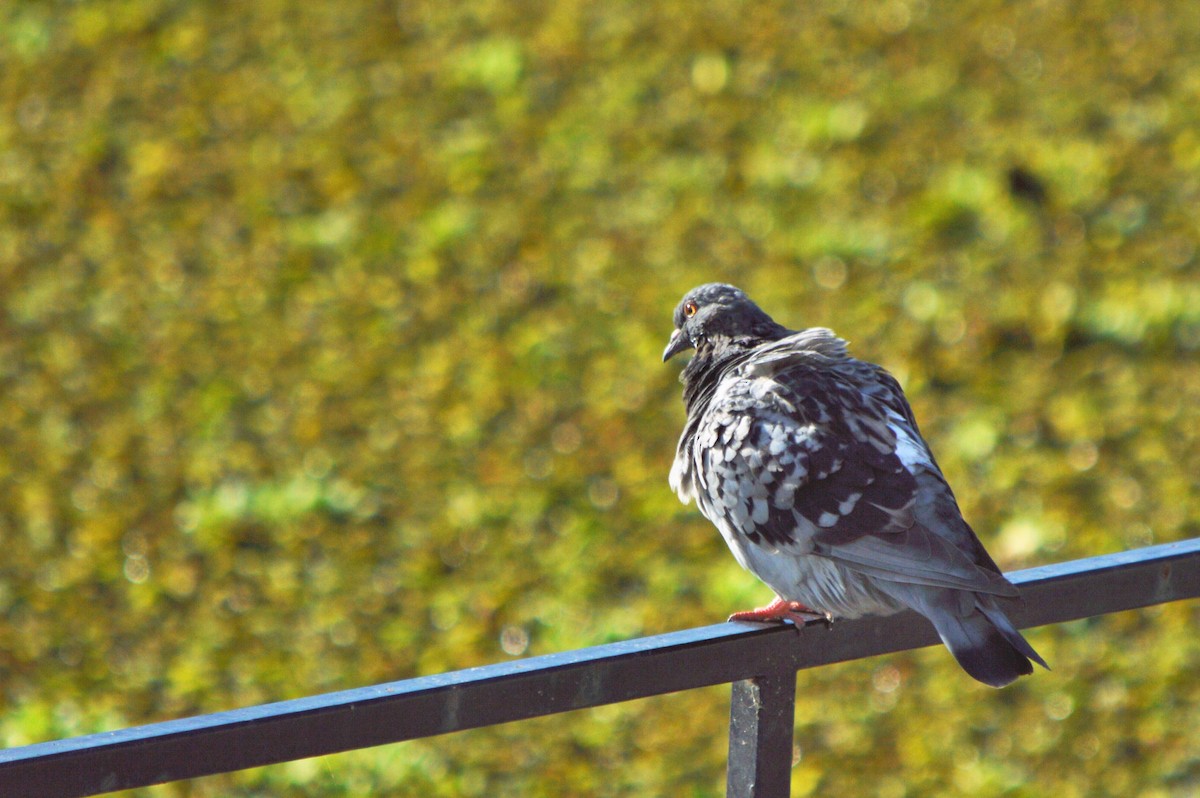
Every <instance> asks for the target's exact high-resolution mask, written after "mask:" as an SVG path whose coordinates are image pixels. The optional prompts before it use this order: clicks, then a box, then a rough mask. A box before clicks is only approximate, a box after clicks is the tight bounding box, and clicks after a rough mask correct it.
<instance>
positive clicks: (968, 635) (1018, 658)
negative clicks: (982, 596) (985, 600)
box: [929, 608, 1049, 687]
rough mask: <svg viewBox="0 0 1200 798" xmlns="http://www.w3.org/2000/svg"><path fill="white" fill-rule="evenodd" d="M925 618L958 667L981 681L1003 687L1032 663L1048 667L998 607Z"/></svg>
mask: <svg viewBox="0 0 1200 798" xmlns="http://www.w3.org/2000/svg"><path fill="white" fill-rule="evenodd" d="M929 620H930V621H932V622H933V625H934V628H936V629H937V631H938V635H939V636H940V637H941V638H942V642H943V643H945V644H946V648H948V649H950V653H951V654H953V655H954V658H955V659H956V660H958V664H959V665H961V666H962V669H963V670H965V671H966V672H967V673H969V674H970V675H971V676H972V677H974V678H975V679H978V680H979V681H981V682H983V683H984V684H987V685H991V686H992V687H1004V686H1005V685H1006V684H1010V683H1012V682H1013V681H1015V680H1016V679H1017V677H1019V676H1026V675H1028V674H1030V673H1033V662H1036V663H1037V664H1039V665H1041V666H1042V667H1043V668H1047V669H1048V668H1049V666H1047V665H1046V661H1045V660H1043V659H1042V658H1041V656H1039V655H1038V653H1037V652H1036V651H1034V650H1033V646H1031V645H1029V642H1028V641H1027V640H1026V639H1025V638H1024V637H1022V636H1021V633H1020V632H1018V631H1017V630H1016V629H1015V628H1013V625H1012V622H1011V621H1009V620H1008V617H1007V616H1005V615H1004V613H1003V612H1001V611H1000V610H999V609H996V608H988V609H987V610H986V611H985V610H983V608H979V609H977V610H976V611H974V612H972V613H970V614H968V615H957V614H951V613H935V614H933V615H930V616H929ZM997 621H999V623H997ZM1030 660H1033V662H1030Z"/></svg>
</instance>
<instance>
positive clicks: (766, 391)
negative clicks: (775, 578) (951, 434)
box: [691, 331, 1015, 595]
mask: <svg viewBox="0 0 1200 798" xmlns="http://www.w3.org/2000/svg"><path fill="white" fill-rule="evenodd" d="M808 332H811V331H808ZM804 335H805V333H801V334H799V335H798V336H793V337H792V338H787V339H783V340H782V341H779V342H777V343H775V344H773V345H770V346H768V347H765V348H764V349H763V350H760V351H759V352H757V353H756V354H755V356H754V357H753V358H751V359H750V360H748V361H746V362H744V363H743V364H742V365H740V366H738V367H737V368H736V369H734V370H732V371H731V372H730V373H729V374H728V375H727V376H726V377H725V379H723V380H722V381H721V383H720V384H719V385H718V387H717V389H716V392H715V394H714V396H713V400H712V402H711V404H710V405H709V408H708V410H707V412H706V413H705V416H704V418H703V419H702V420H701V423H700V424H699V425H698V426H697V428H696V433H695V438H694V440H693V442H692V452H691V454H692V461H693V464H694V468H695V471H694V480H695V485H694V495H695V496H696V499H697V504H698V505H699V506H700V509H701V510H702V511H703V512H704V514H705V515H706V516H707V517H708V518H710V519H711V520H713V521H714V522H716V523H717V525H718V526H719V527H722V526H723V527H724V529H725V530H735V531H736V533H737V534H738V535H740V536H741V537H742V538H744V540H745V541H747V542H748V544H749V545H752V546H757V547H762V548H765V549H767V550H769V551H771V552H773V553H776V552H777V553H778V554H780V555H783V556H787V555H789V554H790V555H804V554H816V555H821V556H824V557H828V558H830V559H833V560H835V561H837V562H838V563H840V564H842V565H843V566H845V567H847V568H849V569H851V570H854V571H858V572H861V573H863V574H865V575H868V576H872V577H876V578H881V579H886V580H889V581H893V582H905V583H912V584H923V585H933V586H941V587H953V588H965V589H970V590H975V591H983V592H988V593H995V594H1000V595H1013V594H1015V590H1014V589H1013V588H1012V586H1011V585H1009V584H1008V583H1007V582H1006V581H1005V580H1004V579H1003V577H1001V576H1000V575H999V574H998V573H995V572H994V566H993V569H992V570H989V569H987V568H986V567H980V566H981V565H982V564H983V563H981V562H980V561H979V558H978V556H977V554H976V551H975V549H978V550H979V551H980V552H982V546H980V545H979V544H978V541H977V540H976V539H975V537H974V534H973V533H972V532H971V531H970V529H969V527H966V524H965V522H963V521H962V519H961V515H959V514H958V508H957V505H956V504H954V498H953V494H952V493H950V490H949V488H948V487H946V486H945V482H944V480H942V478H941V474H940V472H939V471H938V469H937V466H936V464H935V463H934V462H933V458H932V456H931V455H930V454H929V451H928V448H927V447H926V446H925V444H924V442H923V441H922V440H921V438H920V435H919V433H918V432H917V431H916V427H915V423H914V422H912V413H911V410H910V409H909V407H908V403H907V401H905V400H904V397H903V394H902V393H900V389H899V386H898V385H897V384H896V383H895V381H894V380H892V379H891V377H890V376H889V375H887V374H886V372H883V371H882V370H881V369H878V368H877V367H875V366H871V365H869V364H866V363H862V362H860V361H856V360H853V359H849V358H830V357H827V356H826V355H825V354H823V353H822V352H820V351H814V349H813V348H812V347H811V345H810V343H809V341H808V340H806V339H804V338H803V337H802V336H804ZM931 486H932V487H934V488H937V489H938V490H941V489H944V492H945V496H944V498H940V497H938V496H932V497H931V496H930V495H928V493H929V490H930V488H931ZM939 486H940V487H939ZM936 492H937V491H935V493H936ZM946 502H948V503H949V504H948V508H949V510H952V512H947V509H948V508H947V507H946V506H942V505H945V504H946ZM941 515H947V516H953V517H954V518H957V521H958V524H960V525H961V528H957V527H955V526H953V525H946V524H945V523H942V522H941V521H940V520H939V519H940V516H941ZM926 519H934V520H937V521H938V523H939V524H940V525H939V526H938V528H935V529H930V528H929V526H930V524H927V523H924V521H925V520H926ZM727 536H728V532H727ZM983 557H984V558H986V557H987V555H986V553H984V554H983ZM987 562H988V563H990V559H988V560H987Z"/></svg>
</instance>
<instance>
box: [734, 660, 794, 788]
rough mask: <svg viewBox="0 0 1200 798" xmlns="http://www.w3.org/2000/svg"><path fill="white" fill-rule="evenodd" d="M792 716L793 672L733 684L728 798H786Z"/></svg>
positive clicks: (789, 770) (790, 769)
mask: <svg viewBox="0 0 1200 798" xmlns="http://www.w3.org/2000/svg"><path fill="white" fill-rule="evenodd" d="M795 714H796V673H795V671H790V670H783V671H778V672H776V673H772V674H768V675H765V676H756V677H754V678H753V679H743V680H741V681H737V682H734V683H733V700H732V701H731V703H730V709H729V770H728V776H727V780H726V790H725V795H726V798H788V796H789V795H790V794H791V789H792V726H793V721H794V718H795Z"/></svg>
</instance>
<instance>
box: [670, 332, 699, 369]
mask: <svg viewBox="0 0 1200 798" xmlns="http://www.w3.org/2000/svg"><path fill="white" fill-rule="evenodd" d="M691 348H692V339H691V337H689V336H687V335H684V334H683V330H675V331H673V332H672V333H671V340H669V341H667V348H666V349H664V350H663V362H664V363H666V362H667V361H668V360H670V359H671V358H673V357H675V356H676V355H678V354H679V353H680V352H682V351H684V350H685V349H691Z"/></svg>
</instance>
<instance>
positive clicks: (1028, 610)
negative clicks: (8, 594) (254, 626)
mask: <svg viewBox="0 0 1200 798" xmlns="http://www.w3.org/2000/svg"><path fill="white" fill-rule="evenodd" d="M1010 576H1011V578H1012V579H1013V581H1014V582H1016V583H1017V584H1018V585H1020V586H1021V588H1022V592H1023V594H1024V595H1025V608H1024V609H1023V610H1022V611H1020V612H1016V613H1014V621H1016V622H1017V623H1018V625H1020V626H1037V625H1041V624H1047V623H1057V622H1061V621H1068V620H1075V619H1077V618H1084V617H1088V616H1092V615H1099V614H1102V613H1106V612H1115V611H1117V610H1123V609H1133V608H1136V607H1144V606H1147V605H1150V604H1159V603H1163V602H1167V601H1174V600H1178V599H1183V598H1195V597H1197V596H1200V539H1196V540H1187V541H1182V542H1180V543H1169V544H1164V545H1161V546H1151V547H1149V548H1145V549H1140V550H1136V551H1132V552H1121V553H1118V554H1110V555H1105V556H1102V557H1092V558H1089V559H1086V560H1078V561H1075V562H1068V563H1061V564H1058V565H1050V566H1044V567H1042V568H1034V569H1030V570H1028V571H1021V572H1018V573H1015V574H1011V575H1010ZM935 642H937V638H936V635H935V634H934V633H933V629H932V627H931V626H930V625H929V624H928V623H927V622H926V621H925V620H924V619H923V618H920V617H918V616H916V615H914V614H912V613H901V614H899V615H894V616H891V617H889V618H863V619H860V620H856V621H843V622H839V623H835V624H833V626H832V628H831V629H830V630H829V631H826V630H825V629H824V627H823V625H821V624H818V625H817V627H816V628H812V627H806V628H803V629H795V628H793V627H791V626H768V625H763V624H745V623H742V624H738V623H722V624H716V625H713V626H705V627H701V628H698V629H688V630H684V631H680V632H671V633H668V634H664V635H657V636H654V637H647V638H641V639H637V640H629V641H626V642H621V643H612V644H609V645H604V646H597V647H595V648H588V649H583V650H580V651H572V652H566V653H562V654H550V655H547V656H541V657H531V658H529V659H524V660H518V661H515V662H507V663H502V664H497V665H489V666H485V667H482V668H471V669H468V670H463V671H455V672H451V673H445V674H439V675H436V676H427V677H422V678H418V679H409V680H405V681H399V682H391V683H388V684H381V685H377V686H374V687H363V688H358V689H354V690H344V691H341V692H337V693H328V694H325V695H317V696H309V697H306V698H298V699H295V700H291V701H283V702H279V703H275V704H265V705H262V706H256V707H248V708H245V709H235V710H231V711H227V712H218V713H214V714H211V715H202V716H198V717H193V718H185V719H182V720H172V721H166V722H163V723H155V724H151V725H148V726H139V727H134V728H129V729H122V730H120V731H115V732H106V733H102V734H93V735H88V736H85V737H76V738H71V739H66V740H56V741H52V742H46V743H38V744H36V745H29V746H24V747H21V748H13V749H8V750H6V751H0V795H5V796H7V795H40V796H64V797H66V796H84V795H96V794H100V793H103V792H109V791H113V790H118V789H128V788H133V787H142V786H147V785H151V784H160V783H164V782H168V781H176V780H179V779H186V778H194V777H197V776H204V775H210V774H214V773H225V772H229V771H234V770H240V769H242V768H248V767H256V766H260V765H267V764H272V763H277V762H287V761H291V760H294V759H303V758H306V757H311V756H320V755H323V754H331V753H336V752H338V751H347V750H350V749H354V748H365V747H368V746H373V745H381V744H384V743H391V742H399V741H401V740H410V739H413V738H417V737H428V736H432V735H436V734H444V733H446V732H452V731H459V730H463V729H471V728H476V727H479V726H487V725H492V724H496V723H505V722H508V721H512V720H521V719H524V718H532V717H537V716H540V715H550V714H554V713H557V712H565V711H567V710H572V709H582V708H585V707H593V706H599V705H602V704H609V703H614V702H618V701H627V700H630V699H633V698H644V697H647V696H652V695H660V694H663V693H670V692H675V691H678V690H687V689H691V688H694V687H704V686H708V685H713V684H723V683H728V682H736V681H740V680H745V679H752V678H754V677H756V676H761V675H762V674H775V673H780V672H782V671H785V670H789V669H790V670H791V671H792V672H793V673H794V671H796V670H798V669H800V668H811V667H817V666H820V665H828V664H830V663H833V662H843V661H846V660H852V659H859V658H862V657H868V656H873V655H876V654H884V653H889V652H893V651H900V650H904V649H910V648H918V647H921V646H925V645H931V644H933V643H935ZM789 759H790V754H789Z"/></svg>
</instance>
